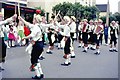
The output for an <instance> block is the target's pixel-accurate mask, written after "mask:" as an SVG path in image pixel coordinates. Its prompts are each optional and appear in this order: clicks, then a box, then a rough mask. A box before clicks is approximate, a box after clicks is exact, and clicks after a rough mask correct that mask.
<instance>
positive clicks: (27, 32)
mask: <svg viewBox="0 0 120 80" xmlns="http://www.w3.org/2000/svg"><path fill="white" fill-rule="evenodd" d="M24 34H25V36H28V35H29V34H30V30H29V28H28V27H26V26H24Z"/></svg>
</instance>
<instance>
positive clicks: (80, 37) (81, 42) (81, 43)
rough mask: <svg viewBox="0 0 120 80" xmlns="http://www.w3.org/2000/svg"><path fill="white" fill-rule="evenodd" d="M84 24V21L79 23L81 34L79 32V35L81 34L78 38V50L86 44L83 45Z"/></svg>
mask: <svg viewBox="0 0 120 80" xmlns="http://www.w3.org/2000/svg"><path fill="white" fill-rule="evenodd" d="M83 22H84V21H81V22H80V23H79V26H78V31H79V32H78V33H79V36H78V40H79V45H78V48H79V47H83V46H84V43H83V41H82V25H83Z"/></svg>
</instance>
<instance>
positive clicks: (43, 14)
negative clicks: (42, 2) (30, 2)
mask: <svg viewBox="0 0 120 80" xmlns="http://www.w3.org/2000/svg"><path fill="white" fill-rule="evenodd" d="M35 9H39V10H41V13H40V15H41V16H45V10H44V9H42V8H41V7H35Z"/></svg>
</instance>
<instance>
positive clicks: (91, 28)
mask: <svg viewBox="0 0 120 80" xmlns="http://www.w3.org/2000/svg"><path fill="white" fill-rule="evenodd" d="M94 28H95V26H94V25H90V24H89V32H92V31H93V30H94Z"/></svg>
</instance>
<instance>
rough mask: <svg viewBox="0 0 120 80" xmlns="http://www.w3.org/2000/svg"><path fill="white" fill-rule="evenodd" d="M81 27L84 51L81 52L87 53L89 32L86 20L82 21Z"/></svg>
mask: <svg viewBox="0 0 120 80" xmlns="http://www.w3.org/2000/svg"><path fill="white" fill-rule="evenodd" d="M83 21H84V22H83V25H82V39H83V43H84V50H83V52H87V48H88V43H87V42H88V30H89V25H88V23H87V22H88V20H87V19H84V20H83Z"/></svg>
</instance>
